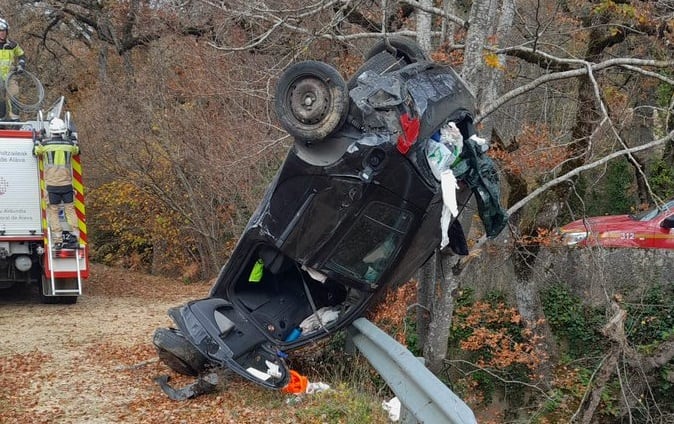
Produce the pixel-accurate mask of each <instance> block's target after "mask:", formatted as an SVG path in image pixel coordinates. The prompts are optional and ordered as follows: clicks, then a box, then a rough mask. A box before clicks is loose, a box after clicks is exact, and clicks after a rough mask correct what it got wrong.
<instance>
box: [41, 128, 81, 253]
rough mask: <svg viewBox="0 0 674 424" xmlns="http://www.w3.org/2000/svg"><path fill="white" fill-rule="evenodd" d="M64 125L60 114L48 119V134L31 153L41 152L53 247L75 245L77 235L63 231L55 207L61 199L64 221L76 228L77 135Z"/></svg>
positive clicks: (72, 246) (48, 220)
mask: <svg viewBox="0 0 674 424" xmlns="http://www.w3.org/2000/svg"><path fill="white" fill-rule="evenodd" d="M67 133H68V129H67V128H66V124H65V122H63V120H62V119H60V118H54V119H52V120H51V121H50V122H49V137H48V138H47V139H46V140H44V141H43V142H41V143H36V144H35V149H34V150H33V154H35V156H39V155H42V163H43V166H44V174H43V175H44V182H45V185H46V186H47V196H48V197H49V204H48V205H47V222H48V223H49V227H50V229H51V232H52V241H53V243H54V247H56V248H62V247H63V248H76V247H77V245H78V243H77V237H76V236H75V234H74V233H71V232H69V231H64V229H63V226H62V225H61V221H60V219H59V209H60V208H61V203H63V209H64V212H65V218H66V222H68V224H69V225H70V227H71V228H73V229H75V228H77V222H78V221H77V215H76V213H75V205H74V203H73V202H74V192H73V169H72V157H73V156H74V155H76V154H78V153H79V152H80V149H79V147H78V145H77V138H73V139H72V140H71V139H70V137H68V136H67Z"/></svg>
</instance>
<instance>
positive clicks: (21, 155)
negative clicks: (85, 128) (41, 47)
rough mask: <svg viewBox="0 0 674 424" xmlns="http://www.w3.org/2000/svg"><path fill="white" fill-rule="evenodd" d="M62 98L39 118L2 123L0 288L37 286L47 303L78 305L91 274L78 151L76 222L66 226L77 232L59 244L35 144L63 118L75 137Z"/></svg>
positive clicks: (0, 150)
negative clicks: (75, 238) (53, 121)
mask: <svg viewBox="0 0 674 424" xmlns="http://www.w3.org/2000/svg"><path fill="white" fill-rule="evenodd" d="M63 109H64V98H63V97H61V98H60V99H59V100H58V101H57V102H55V104H54V105H52V106H51V108H50V109H48V110H47V112H46V113H44V112H43V111H42V110H40V111H39V112H38V113H37V116H36V119H35V120H34V121H23V122H0V289H8V288H11V287H16V286H18V285H29V286H30V285H33V286H37V288H38V291H39V294H40V299H41V300H42V302H44V303H60V304H73V303H76V302H77V299H78V297H79V296H80V295H82V282H83V280H84V279H86V278H88V276H89V260H88V257H87V231H86V215H85V209H84V193H83V185H82V167H81V163H80V157H79V155H75V156H74V157H73V159H72V167H73V188H74V204H75V210H76V215H77V224H76V225H73V226H72V227H75V226H76V228H72V227H70V228H69V227H68V223H67V222H65V214H64V213H63V211H61V213H59V216H60V219H61V221H62V225H63V227H64V229H69V230H70V232H71V233H73V234H75V235H77V236H78V241H77V243H75V244H74V245H70V246H68V248H63V247H60V246H59V248H56V247H55V246H54V243H53V242H52V235H51V232H50V229H49V223H48V220H47V214H46V209H47V191H46V184H45V183H44V180H43V169H44V166H43V163H42V159H41V158H40V157H36V156H35V155H34V154H33V147H34V145H35V144H36V143H37V142H39V141H40V140H41V139H43V138H45V137H49V136H50V134H49V129H48V122H49V121H50V120H51V119H53V118H61V119H63V120H64V121H65V122H66V126H67V127H68V132H67V133H66V136H67V137H71V138H76V137H77V132H76V130H75V125H74V122H73V121H72V118H71V114H70V112H67V111H64V110H63Z"/></svg>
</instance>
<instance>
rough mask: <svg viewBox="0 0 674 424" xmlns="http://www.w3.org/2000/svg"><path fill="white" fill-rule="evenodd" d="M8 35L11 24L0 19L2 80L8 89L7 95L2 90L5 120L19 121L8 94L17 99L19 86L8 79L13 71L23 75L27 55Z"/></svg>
mask: <svg viewBox="0 0 674 424" xmlns="http://www.w3.org/2000/svg"><path fill="white" fill-rule="evenodd" d="M8 34H9V24H8V23H7V21H6V20H5V19H2V18H0V78H2V84H3V85H4V86H5V87H4V88H6V89H7V92H6V93H5V90H2V92H3V97H4V99H3V103H4V104H5V114H4V118H5V119H7V118H8V119H9V120H10V121H18V120H19V115H17V114H15V113H14V112H13V111H12V102H11V101H10V100H9V96H7V94H10V95H12V96H14V97H16V96H17V95H18V94H19V85H18V84H17V82H16V80H14V79H10V80H9V81H7V77H8V76H9V73H10V71H12V70H14V71H15V72H16V73H18V74H20V73H23V71H24V69H25V68H26V55H25V54H24V52H23V49H22V48H21V46H19V44H17V42H16V41H13V40H10V39H9V38H7V36H8ZM5 83H6V85H5Z"/></svg>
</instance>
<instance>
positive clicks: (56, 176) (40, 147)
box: [33, 137, 80, 190]
mask: <svg viewBox="0 0 674 424" xmlns="http://www.w3.org/2000/svg"><path fill="white" fill-rule="evenodd" d="M79 152H80V148H79V147H78V146H77V144H74V143H72V142H71V141H69V140H64V139H63V138H60V137H59V138H54V139H51V140H46V141H45V142H44V143H43V144H36V145H35V149H34V150H33V153H34V154H35V156H39V155H42V163H43V166H44V182H45V184H46V185H47V190H49V187H50V186H53V187H62V186H67V185H71V184H72V183H73V171H72V163H71V161H72V157H73V155H76V154H78V153H79Z"/></svg>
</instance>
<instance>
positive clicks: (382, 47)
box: [365, 36, 428, 65]
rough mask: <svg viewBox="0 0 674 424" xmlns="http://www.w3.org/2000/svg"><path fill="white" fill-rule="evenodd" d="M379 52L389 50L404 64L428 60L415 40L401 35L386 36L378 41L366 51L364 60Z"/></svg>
mask: <svg viewBox="0 0 674 424" xmlns="http://www.w3.org/2000/svg"><path fill="white" fill-rule="evenodd" d="M381 52H389V53H390V54H392V55H393V56H394V57H395V58H397V59H402V60H404V61H405V63H404V65H409V64H410V63H415V62H419V61H424V60H428V56H427V55H426V53H425V52H424V51H423V50H422V49H421V47H420V46H419V44H417V42H416V41H414V40H413V39H411V38H407V37H402V36H393V37H388V38H384V39H383V40H380V41H378V42H377V43H376V44H375V45H374V46H372V48H371V49H370V51H368V52H367V54H366V55H365V60H369V59H370V58H372V57H374V56H375V55H377V54H379V53H381Z"/></svg>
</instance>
